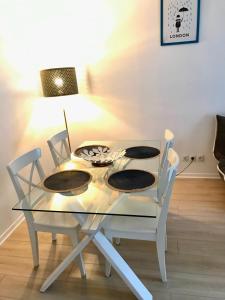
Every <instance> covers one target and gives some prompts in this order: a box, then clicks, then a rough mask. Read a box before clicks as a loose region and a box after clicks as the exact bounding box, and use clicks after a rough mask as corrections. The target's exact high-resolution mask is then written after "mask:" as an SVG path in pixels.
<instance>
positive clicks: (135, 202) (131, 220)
mask: <svg viewBox="0 0 225 300" xmlns="http://www.w3.org/2000/svg"><path fill="white" fill-rule="evenodd" d="M146 192H147V191H146ZM146 192H145V193H146ZM149 203H154V204H155V206H153V211H152V214H153V215H155V214H156V215H157V217H156V218H147V217H146V218H145V217H143V218H140V217H124V216H123V217H120V216H112V217H111V218H109V221H107V222H106V224H105V226H104V230H105V231H110V232H112V234H113V236H116V237H122V236H123V235H125V236H127V235H128V234H129V233H130V234H131V236H132V237H133V238H134V237H135V236H136V234H137V236H138V237H140V234H143V235H145V234H150V233H151V234H154V233H155V232H156V228H157V224H158V216H159V215H160V211H161V207H160V206H159V205H158V204H157V203H155V201H154V199H153V198H151V197H149V195H144V192H143V193H138V195H135V194H128V195H126V196H125V197H124V198H123V199H122V200H121V201H120V203H119V206H117V207H116V211H117V212H118V211H120V212H121V213H123V212H124V213H125V214H127V213H128V212H130V214H133V215H134V214H137V215H138V214H143V211H144V212H148V211H149V207H150V205H149ZM151 207H152V206H151ZM149 213H151V212H149ZM116 232H117V233H116ZM135 239H136V238H135Z"/></svg>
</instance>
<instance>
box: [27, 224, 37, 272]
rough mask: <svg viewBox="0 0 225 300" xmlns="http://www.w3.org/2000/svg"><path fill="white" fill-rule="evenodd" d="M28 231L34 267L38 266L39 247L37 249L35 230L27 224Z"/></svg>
mask: <svg viewBox="0 0 225 300" xmlns="http://www.w3.org/2000/svg"><path fill="white" fill-rule="evenodd" d="M28 231H29V236H30V242H31V249H32V255H33V264H34V267H38V266H39V249H38V235H37V231H35V230H33V229H32V228H30V227H29V226H28Z"/></svg>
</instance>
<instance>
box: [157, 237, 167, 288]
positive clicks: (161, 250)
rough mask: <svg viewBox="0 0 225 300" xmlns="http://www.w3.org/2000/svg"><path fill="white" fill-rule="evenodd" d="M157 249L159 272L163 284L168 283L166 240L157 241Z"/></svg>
mask: <svg viewBox="0 0 225 300" xmlns="http://www.w3.org/2000/svg"><path fill="white" fill-rule="evenodd" d="M156 248H157V254H158V260H159V270H160V274H161V278H162V281H163V282H166V281H167V276H166V261H165V240H164V239H160V240H157V241H156Z"/></svg>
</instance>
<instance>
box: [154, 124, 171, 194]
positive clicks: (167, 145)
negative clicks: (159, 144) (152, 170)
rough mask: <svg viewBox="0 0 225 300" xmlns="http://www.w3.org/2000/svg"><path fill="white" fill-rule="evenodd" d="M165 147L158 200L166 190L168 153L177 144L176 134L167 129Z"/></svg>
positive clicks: (160, 171)
mask: <svg viewBox="0 0 225 300" xmlns="http://www.w3.org/2000/svg"><path fill="white" fill-rule="evenodd" d="M164 138H165V147H164V151H163V156H162V159H161V163H160V167H159V175H158V178H159V181H158V188H157V196H158V199H161V197H162V193H163V190H164V186H165V184H166V174H167V168H168V159H167V158H168V152H169V149H172V148H173V146H174V143H175V139H174V134H173V132H172V131H171V130H169V129H166V130H165V134H164Z"/></svg>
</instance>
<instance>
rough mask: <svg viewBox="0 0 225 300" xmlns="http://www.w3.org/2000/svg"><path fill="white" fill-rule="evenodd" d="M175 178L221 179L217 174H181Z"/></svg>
mask: <svg viewBox="0 0 225 300" xmlns="http://www.w3.org/2000/svg"><path fill="white" fill-rule="evenodd" d="M177 178H206V179H207V178H208V179H221V178H220V176H219V174H218V173H183V174H180V175H179V176H177Z"/></svg>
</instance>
